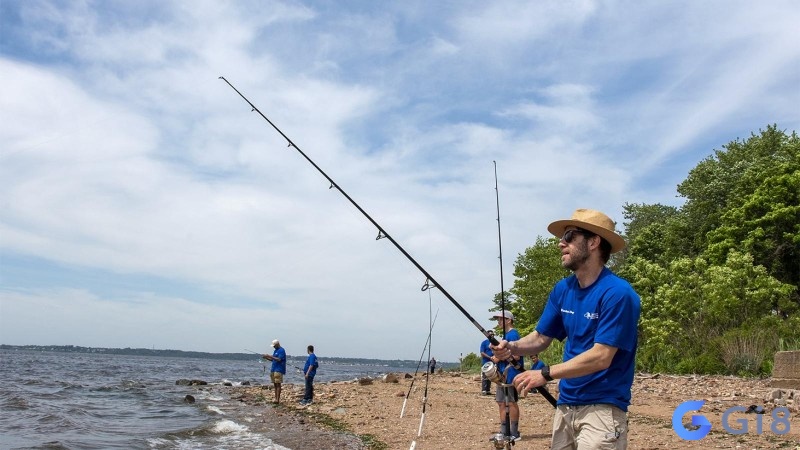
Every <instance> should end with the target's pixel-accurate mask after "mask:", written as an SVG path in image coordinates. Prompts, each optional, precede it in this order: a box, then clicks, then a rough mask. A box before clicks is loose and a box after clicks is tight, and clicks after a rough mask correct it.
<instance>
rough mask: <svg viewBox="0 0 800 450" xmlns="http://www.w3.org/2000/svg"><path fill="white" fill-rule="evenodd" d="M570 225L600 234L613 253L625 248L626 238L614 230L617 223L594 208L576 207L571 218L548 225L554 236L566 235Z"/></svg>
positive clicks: (548, 229)
mask: <svg viewBox="0 0 800 450" xmlns="http://www.w3.org/2000/svg"><path fill="white" fill-rule="evenodd" d="M569 226H573V227H578V228H582V229H584V230H586V231H591V232H592V233H594V234H596V235H598V236H600V237H601V238H603V239H605V240H607V241H608V242H609V243H610V244H611V253H616V252H618V251H620V250H622V249H623V248H625V239H622V236H620V235H618V234H617V232H616V231H614V229H615V226H616V224H615V223H614V221H613V220H611V218H610V217H608V216H607V215H605V214H603V213H601V212H600V211H595V210H593V209H583V208H581V209H576V210H575V212H574V213H572V218H571V219H566V220H556V221H555V222H553V223H551V224H550V225H549V226H548V227H547V231H549V232H550V233H552V234H553V236H555V237H557V238H560V237H562V236H564V232H565V231H566V228H567V227H569Z"/></svg>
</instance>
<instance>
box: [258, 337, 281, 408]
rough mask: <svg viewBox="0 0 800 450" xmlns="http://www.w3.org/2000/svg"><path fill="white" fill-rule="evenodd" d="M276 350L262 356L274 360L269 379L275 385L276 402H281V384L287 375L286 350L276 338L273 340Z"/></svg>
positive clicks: (273, 346)
mask: <svg viewBox="0 0 800 450" xmlns="http://www.w3.org/2000/svg"><path fill="white" fill-rule="evenodd" d="M272 348H273V349H274V351H273V352H272V354H271V355H261V356H262V358H264V359H268V360H270V361H272V368H270V371H269V379H270V381H272V385H273V386H274V387H275V404H279V403H280V402H281V384H282V383H283V376H284V375H286V350H284V349H283V347H281V343H280V342H279V341H278V340H277V339H275V340H273V341H272Z"/></svg>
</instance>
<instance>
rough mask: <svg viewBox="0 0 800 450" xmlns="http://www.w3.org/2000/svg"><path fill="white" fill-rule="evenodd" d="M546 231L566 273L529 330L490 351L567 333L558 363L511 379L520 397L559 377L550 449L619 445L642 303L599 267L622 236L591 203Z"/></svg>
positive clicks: (542, 342) (538, 346)
mask: <svg viewBox="0 0 800 450" xmlns="http://www.w3.org/2000/svg"><path fill="white" fill-rule="evenodd" d="M547 230H548V231H550V233H552V234H553V235H555V236H556V237H559V238H560V239H561V240H560V242H559V244H558V246H559V248H560V249H561V265H562V266H563V267H565V268H567V269H569V270H571V271H572V272H573V274H572V275H570V276H569V277H567V278H565V279H563V280H561V281H559V282H558V283H557V284H556V285H555V287H554V288H553V290H552V291H551V292H550V296H549V297H548V299H547V304H546V305H545V308H544V311H543V313H542V316H541V318H540V319H539V322H538V324H537V325H536V329H535V330H534V331H533V332H532V333H531V334H529V335H527V336H525V337H524V338H522V339H520V340H518V341H515V342H510V341H508V342H505V341H503V342H500V343H499V345H497V346H496V347H495V348H493V351H494V353H495V356H499V357H500V358H506V357H509V356H510V355H531V354H538V353H540V352H541V351H543V350H544V349H546V348H547V347H548V346H549V345H550V343H552V342H553V339H558V340H560V341H563V340H564V339H566V343H565V345H564V355H563V362H562V363H560V364H556V365H554V366H552V367H548V366H545V367H543V368H542V369H540V370H529V371H527V372H523V373H522V374H520V375H518V376H517V377H516V378H515V379H514V385H515V386H516V387H517V389H519V391H520V392H522V393H523V395H524V393H526V392H527V391H528V390H529V389H530V388H532V387H538V386H543V385H544V384H545V383H547V382H548V381H552V380H554V379H560V381H559V396H558V405H557V408H556V414H555V417H554V419H553V437H552V442H551V449H553V450H566V449H571V450H576V449H577V450H588V449H596V448H609V449H618V450H621V449H626V448H627V445H628V417H627V411H628V405H630V402H631V386H632V385H633V374H634V363H635V357H636V348H637V345H638V343H637V326H638V322H639V316H640V312H641V301H640V299H639V295H638V294H636V291H634V290H633V288H632V287H631V285H630V284H629V283H628V282H627V281H625V280H623V279H622V278H620V277H618V276H617V275H615V274H614V273H613V272H611V270H609V269H608V268H607V267H606V263H607V262H608V260H609V258H610V255H611V254H612V253H615V252H618V251H620V250H622V249H623V248H625V240H624V239H623V238H622V237H621V236H620V235H619V234H617V233H616V231H615V223H614V222H613V221H612V220H611V219H610V218H609V217H608V216H606V215H605V214H603V213H601V212H599V211H595V210H590V209H578V210H576V211H575V212H574V213H573V215H572V218H570V219H566V220H558V221H555V222H553V223H551V224H550V225H549V226H548V227H547Z"/></svg>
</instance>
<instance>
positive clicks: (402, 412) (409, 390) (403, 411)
mask: <svg viewBox="0 0 800 450" xmlns="http://www.w3.org/2000/svg"><path fill="white" fill-rule="evenodd" d="M429 295H430V293H429ZM437 317H439V310H438V309H437V310H436V316H434V318H433V323H431V325H430V330H428V339H427V340H425V346H423V347H422V354H421V355H419V362H417V368H416V370H414V378H412V379H411V386H409V387H408V392H406V398H405V399H403V409H401V410H400V418H401V419H402V418H403V414H404V413H405V411H406V402H407V401H408V397H409V396H410V395H411V390H412V389H413V388H414V382H416V381H417V374H418V373H419V367H420V366H421V365H422V358H424V357H425V349H427V348H428V342H430V340H431V332H433V325H434V324H436V318H437Z"/></svg>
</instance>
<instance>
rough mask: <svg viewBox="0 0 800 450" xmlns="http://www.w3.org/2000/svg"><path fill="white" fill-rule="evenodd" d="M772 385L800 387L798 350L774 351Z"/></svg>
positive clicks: (799, 352) (787, 387)
mask: <svg viewBox="0 0 800 450" xmlns="http://www.w3.org/2000/svg"><path fill="white" fill-rule="evenodd" d="M772 386H773V387H776V388H785V389H800V350H794V351H789V352H778V353H775V365H774V366H773V368H772Z"/></svg>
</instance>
